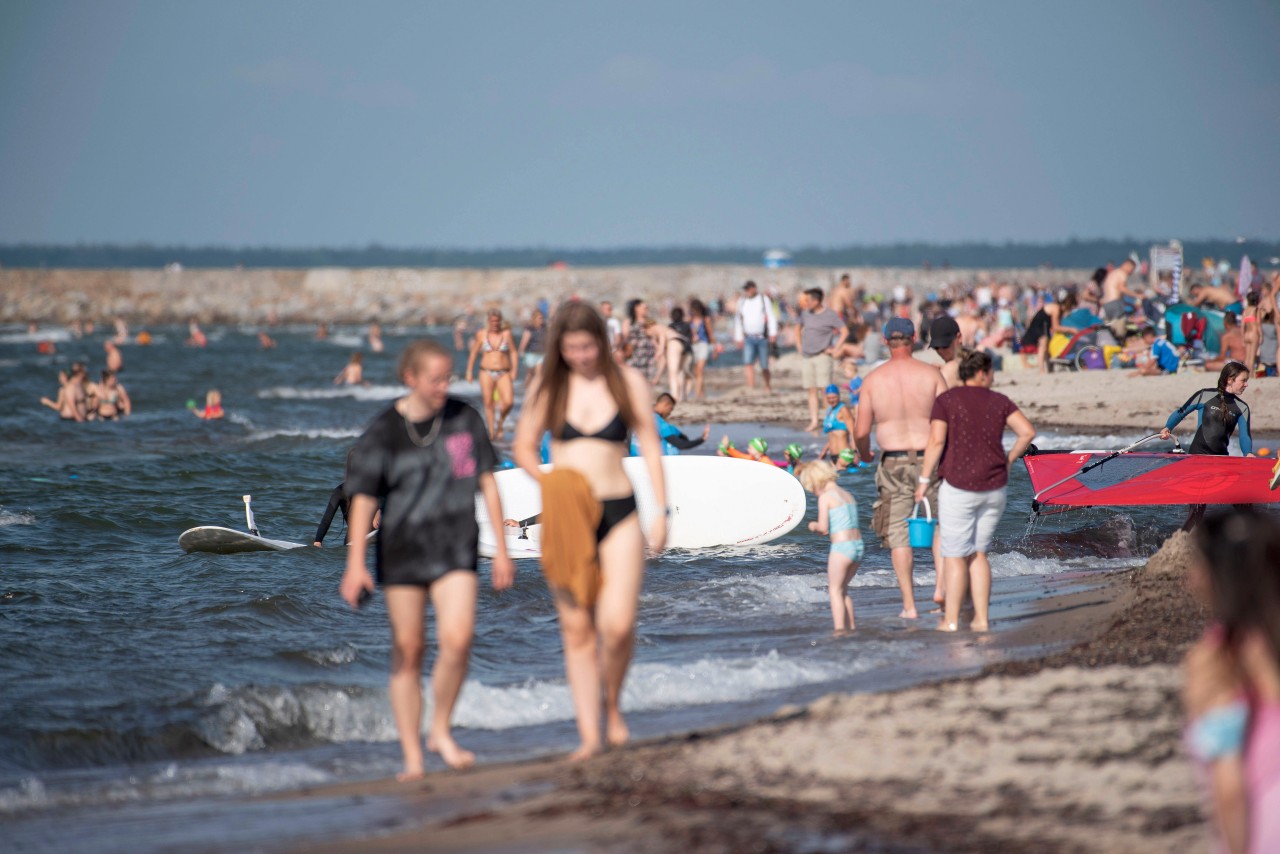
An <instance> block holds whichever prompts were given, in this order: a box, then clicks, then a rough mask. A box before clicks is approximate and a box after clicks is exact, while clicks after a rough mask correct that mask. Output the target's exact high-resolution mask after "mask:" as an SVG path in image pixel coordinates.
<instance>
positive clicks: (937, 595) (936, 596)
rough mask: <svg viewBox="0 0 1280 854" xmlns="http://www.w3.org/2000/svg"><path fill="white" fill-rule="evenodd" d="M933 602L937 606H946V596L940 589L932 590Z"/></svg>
mask: <svg viewBox="0 0 1280 854" xmlns="http://www.w3.org/2000/svg"><path fill="white" fill-rule="evenodd" d="M933 601H934V602H936V603H938V604H939V605H943V604H946V601H947V594H946V593H944V592H943V591H942V588H941V587H935V588H933Z"/></svg>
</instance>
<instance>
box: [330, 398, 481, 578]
mask: <svg viewBox="0 0 1280 854" xmlns="http://www.w3.org/2000/svg"><path fill="white" fill-rule="evenodd" d="M496 464H497V457H496V455H495V454H494V451H493V445H491V444H490V442H489V436H488V432H487V431H486V430H485V424H484V419H483V418H482V417H481V416H480V413H478V412H476V411H475V410H474V409H472V408H471V407H470V406H468V405H467V404H466V403H464V402H462V401H461V400H457V399H455V398H452V397H451V398H449V399H448V402H446V403H445V405H444V408H443V409H442V410H441V411H440V413H439V414H438V415H437V416H436V418H435V419H428V420H427V421H421V422H417V423H414V424H412V425H409V426H406V424H405V419H404V416H402V415H401V414H400V413H399V412H397V411H396V409H395V407H394V406H393V407H391V408H390V409H388V410H387V411H385V412H383V413H382V414H381V415H379V416H378V417H377V418H375V419H374V420H373V423H371V424H370V425H369V428H368V429H367V430H365V432H364V435H362V436H361V437H360V438H359V439H358V440H357V441H356V445H355V448H354V449H353V450H352V452H351V459H350V461H349V462H348V467H347V476H346V480H345V483H346V491H347V495H348V496H354V495H372V496H374V497H375V498H377V499H378V503H379V505H380V506H381V507H382V527H381V528H379V529H378V537H377V573H376V576H377V579H378V583H379V584H431V583H432V582H433V581H436V580H438V579H440V578H441V577H442V576H443V575H444V574H445V573H447V572H449V571H451V570H455V569H469V570H472V571H474V570H475V568H476V562H477V557H478V555H477V544H478V540H479V536H480V529H479V527H478V525H477V524H476V509H475V499H476V491H477V490H478V489H479V483H480V475H482V474H487V473H489V472H492V471H493V469H494V466H495V465H496Z"/></svg>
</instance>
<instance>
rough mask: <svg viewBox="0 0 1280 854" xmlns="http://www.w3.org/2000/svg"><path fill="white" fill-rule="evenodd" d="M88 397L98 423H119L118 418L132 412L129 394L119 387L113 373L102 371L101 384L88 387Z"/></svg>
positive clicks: (122, 387)
mask: <svg viewBox="0 0 1280 854" xmlns="http://www.w3.org/2000/svg"><path fill="white" fill-rule="evenodd" d="M89 391H90V396H91V397H92V398H93V400H94V404H95V409H94V414H95V415H96V417H97V418H98V420H100V421H119V420H120V416H122V415H123V416H126V417H127V416H129V415H130V414H132V412H133V403H132V402H131V401H130V400H129V393H128V392H127V391H125V390H124V386H122V385H120V380H119V379H118V378H117V377H116V375H115V372H114V371H111V370H104V371H103V372H102V382H99V383H94V384H93V385H92V386H90V389H89Z"/></svg>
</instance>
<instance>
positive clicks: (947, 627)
mask: <svg viewBox="0 0 1280 854" xmlns="http://www.w3.org/2000/svg"><path fill="white" fill-rule="evenodd" d="M938 631H940V632H958V631H960V627H959V626H957V625H956V624H955V623H948V622H947V620H946V618H945V617H944V618H942V619H941V620H938Z"/></svg>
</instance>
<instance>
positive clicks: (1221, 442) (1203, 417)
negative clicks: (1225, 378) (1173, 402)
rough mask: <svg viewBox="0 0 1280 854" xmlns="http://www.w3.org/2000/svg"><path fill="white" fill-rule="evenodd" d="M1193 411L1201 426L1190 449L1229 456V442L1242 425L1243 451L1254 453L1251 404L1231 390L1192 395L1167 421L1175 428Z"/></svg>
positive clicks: (1241, 441) (1210, 390) (1168, 424)
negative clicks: (1197, 414) (1198, 417)
mask: <svg viewBox="0 0 1280 854" xmlns="http://www.w3.org/2000/svg"><path fill="white" fill-rule="evenodd" d="M1192 412H1198V413H1199V416H1200V425H1199V427H1198V428H1197V429H1196V435H1195V438H1194V439H1192V440H1191V447H1190V448H1189V449H1188V450H1189V451H1190V452H1191V453H1193V454H1210V455H1216V456H1226V454H1227V443H1228V442H1229V441H1230V440H1231V434H1232V433H1234V432H1235V430H1236V427H1237V426H1238V427H1239V428H1240V452H1241V453H1242V454H1250V453H1253V437H1252V436H1251V435H1250V434H1249V404H1247V403H1245V402H1244V401H1243V400H1241V399H1240V398H1238V397H1236V396H1235V395H1234V394H1231V393H1229V392H1225V391H1224V392H1219V391H1218V390H1217V389H1216V388H1205V389H1201V390H1200V391H1198V392H1196V393H1195V394H1193V395H1191V397H1190V398H1188V399H1187V402H1186V403H1184V404H1182V406H1179V407H1178V408H1177V409H1175V410H1174V412H1173V414H1172V415H1170V416H1169V420H1168V421H1166V422H1165V425H1164V426H1165V427H1167V428H1168V429H1170V430H1172V429H1173V428H1174V427H1177V426H1178V424H1179V423H1181V421H1182V419H1184V418H1186V417H1187V416H1188V415H1190V414H1191V413H1192Z"/></svg>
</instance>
